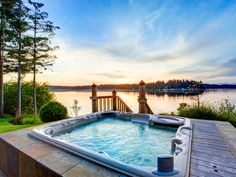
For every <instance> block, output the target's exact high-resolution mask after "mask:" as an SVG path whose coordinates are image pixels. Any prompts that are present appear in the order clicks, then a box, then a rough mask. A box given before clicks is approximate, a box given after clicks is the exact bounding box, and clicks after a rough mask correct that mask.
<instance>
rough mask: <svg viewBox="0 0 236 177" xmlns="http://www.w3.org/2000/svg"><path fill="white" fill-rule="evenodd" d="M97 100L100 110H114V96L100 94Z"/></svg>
mask: <svg viewBox="0 0 236 177" xmlns="http://www.w3.org/2000/svg"><path fill="white" fill-rule="evenodd" d="M97 100H98V110H99V111H107V110H112V108H113V102H112V96H98V97H97Z"/></svg>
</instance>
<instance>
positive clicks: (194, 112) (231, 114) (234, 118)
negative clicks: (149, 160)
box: [178, 99, 236, 127]
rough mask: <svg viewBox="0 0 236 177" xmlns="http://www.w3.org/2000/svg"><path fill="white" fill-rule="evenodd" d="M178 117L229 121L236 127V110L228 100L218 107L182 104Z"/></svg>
mask: <svg viewBox="0 0 236 177" xmlns="http://www.w3.org/2000/svg"><path fill="white" fill-rule="evenodd" d="M178 111H179V112H178V115H179V116H183V117H189V118H197V119H207V120H222V121H228V122H230V123H231V124H232V125H233V126H235V127H236V109H235V105H233V104H231V103H230V102H229V101H228V100H227V99H224V100H222V101H221V102H220V103H218V104H217V105H209V104H200V105H199V106H198V105H195V104H193V105H187V104H186V103H181V104H180V107H179V108H178Z"/></svg>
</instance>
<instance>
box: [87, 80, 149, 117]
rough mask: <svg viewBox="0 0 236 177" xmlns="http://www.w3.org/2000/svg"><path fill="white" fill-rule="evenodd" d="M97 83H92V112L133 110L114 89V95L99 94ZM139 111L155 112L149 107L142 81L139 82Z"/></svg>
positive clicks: (145, 112) (144, 112)
mask: <svg viewBox="0 0 236 177" xmlns="http://www.w3.org/2000/svg"><path fill="white" fill-rule="evenodd" d="M96 87H97V86H96V85H95V84H93V85H92V96H91V97H90V99H91V100H92V112H98V111H108V110H111V111H122V112H133V111H132V110H131V109H130V107H129V106H128V105H127V104H126V103H125V102H124V101H123V100H122V99H121V98H120V97H119V96H117V95H116V91H115V90H113V91H112V95H109V96H97V89H96ZM138 102H139V113H143V114H153V111H152V110H151V108H150V107H149V105H148V103H147V99H146V96H145V83H144V82H143V81H141V82H140V83H139V96H138Z"/></svg>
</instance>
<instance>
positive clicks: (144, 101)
mask: <svg viewBox="0 0 236 177" xmlns="http://www.w3.org/2000/svg"><path fill="white" fill-rule="evenodd" d="M138 103H139V113H146V104H147V99H146V96H145V82H144V81H143V80H141V81H140V83H139V96H138Z"/></svg>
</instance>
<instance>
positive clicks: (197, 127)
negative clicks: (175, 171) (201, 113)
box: [190, 120, 236, 177]
mask: <svg viewBox="0 0 236 177" xmlns="http://www.w3.org/2000/svg"><path fill="white" fill-rule="evenodd" d="M190 167H191V169H190V176H191V177H197V176H198V177H218V176H222V177H236V129H235V128H234V127H233V126H232V125H231V124H229V123H227V122H218V121H204V120H194V121H193V140H192V151H191V164H190Z"/></svg>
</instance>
